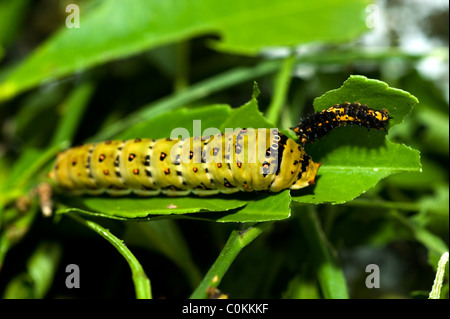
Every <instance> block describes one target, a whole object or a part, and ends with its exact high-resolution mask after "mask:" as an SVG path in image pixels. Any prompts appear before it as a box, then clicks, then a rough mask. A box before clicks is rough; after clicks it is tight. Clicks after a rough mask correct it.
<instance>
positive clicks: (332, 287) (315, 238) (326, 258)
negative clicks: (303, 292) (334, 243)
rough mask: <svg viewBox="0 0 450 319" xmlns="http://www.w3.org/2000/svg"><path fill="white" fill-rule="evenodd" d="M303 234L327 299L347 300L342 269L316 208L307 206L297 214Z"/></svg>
mask: <svg viewBox="0 0 450 319" xmlns="http://www.w3.org/2000/svg"><path fill="white" fill-rule="evenodd" d="M297 216H298V217H299V219H300V224H301V226H302V229H303V232H304V233H305V236H306V238H307V240H308V243H309V246H310V248H311V251H312V255H313V256H314V262H315V264H316V265H317V276H318V279H319V283H320V287H321V290H322V292H323V294H324V297H325V298H327V299H347V298H348V292H347V284H346V282H345V277H344V274H343V271H342V268H341V267H340V266H339V265H338V262H337V260H336V258H335V256H333V252H332V251H331V250H330V245H329V243H328V241H327V239H326V237H325V234H324V232H323V230H322V228H321V226H320V222H319V220H318V218H317V215H316V212H315V208H314V207H313V206H307V209H306V210H305V211H301V212H300V211H299V212H297Z"/></svg>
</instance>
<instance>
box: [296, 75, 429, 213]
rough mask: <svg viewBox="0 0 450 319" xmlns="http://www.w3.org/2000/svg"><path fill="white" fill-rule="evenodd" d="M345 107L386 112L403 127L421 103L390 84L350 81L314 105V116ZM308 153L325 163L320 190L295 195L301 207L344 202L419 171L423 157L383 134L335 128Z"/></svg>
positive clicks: (361, 79) (318, 182)
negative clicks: (389, 179) (387, 179)
mask: <svg viewBox="0 0 450 319" xmlns="http://www.w3.org/2000/svg"><path fill="white" fill-rule="evenodd" d="M343 102H359V103H361V104H367V105H369V106H370V107H372V108H386V109H387V110H388V111H389V114H390V115H391V116H393V119H392V121H391V122H390V126H393V125H396V124H399V123H401V122H402V121H403V118H404V116H405V115H406V114H407V113H408V112H409V111H410V110H411V108H412V107H413V105H414V104H415V103H417V102H418V101H417V99H416V98H415V97H414V96H412V95H411V94H409V93H407V92H404V91H401V90H398V89H393V88H389V87H388V86H387V84H386V83H384V82H381V81H377V80H370V79H367V78H366V77H363V76H352V77H350V78H349V79H348V80H347V81H346V82H345V83H344V85H343V86H342V87H341V88H339V89H337V90H332V91H329V92H327V93H325V94H324V95H323V96H321V97H319V98H317V99H316V100H315V102H314V107H315V110H316V111H321V110H323V109H325V108H328V107H330V106H333V105H335V104H339V103H343ZM306 151H307V153H308V154H309V155H310V156H311V157H312V159H313V160H314V161H315V162H321V163H322V166H321V167H320V169H319V172H318V177H317V179H316V185H315V187H313V188H308V189H306V190H305V191H300V192H298V193H297V192H296V193H295V194H294V192H293V193H292V195H293V200H294V201H297V202H303V203H315V204H318V203H323V202H331V203H344V202H346V201H349V200H352V199H354V198H355V197H357V196H359V195H360V194H362V193H364V192H366V191H367V190H369V189H370V188H372V187H373V186H375V185H376V184H377V183H378V182H379V181H380V180H381V179H383V178H385V177H387V176H390V175H392V174H395V173H401V172H417V171H420V170H421V165H420V159H419V152H418V151H416V150H414V149H411V148H410V147H408V146H406V145H402V144H396V143H394V142H392V141H390V140H389V139H386V138H385V133H384V132H380V133H378V132H376V131H375V130H371V131H369V132H368V131H367V130H366V129H364V128H359V127H353V128H352V127H341V128H337V129H336V130H334V131H333V132H331V133H330V134H329V135H327V136H325V137H324V138H322V139H321V140H319V141H317V142H315V143H314V144H313V145H309V146H308V147H307V148H306Z"/></svg>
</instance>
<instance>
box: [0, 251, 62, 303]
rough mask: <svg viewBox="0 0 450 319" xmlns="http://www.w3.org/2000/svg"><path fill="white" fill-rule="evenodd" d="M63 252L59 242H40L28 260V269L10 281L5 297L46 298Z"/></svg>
mask: <svg viewBox="0 0 450 319" xmlns="http://www.w3.org/2000/svg"><path fill="white" fill-rule="evenodd" d="M61 253H62V249H61V246H60V245H59V244H58V243H52V242H42V243H41V244H39V246H38V247H37V248H36V250H35V251H34V252H33V254H32V255H31V256H30V258H29V260H28V262H27V271H26V272H25V273H21V274H19V275H17V276H16V277H14V278H13V279H12V280H11V281H10V282H9V284H8V286H7V287H6V290H5V292H4V295H3V298H5V299H24V298H26V299H28V298H33V299H41V298H44V297H45V295H46V294H47V292H48V290H49V289H50V287H51V285H52V282H53V278H54V276H55V273H56V270H57V269H58V264H59V261H60V259H61Z"/></svg>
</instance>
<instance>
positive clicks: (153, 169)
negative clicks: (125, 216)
mask: <svg viewBox="0 0 450 319" xmlns="http://www.w3.org/2000/svg"><path fill="white" fill-rule="evenodd" d="M389 118H390V117H389V113H388V112H387V111H386V110H374V109H371V108H369V107H368V106H366V105H360V104H359V103H343V104H339V105H335V106H333V107H331V108H328V109H326V110H324V111H321V112H318V113H316V114H314V115H312V116H309V117H307V118H305V119H303V120H302V121H300V123H299V124H298V125H297V126H296V127H294V128H292V129H293V130H294V132H295V133H296V134H297V136H298V138H299V140H300V143H301V145H300V144H298V143H297V142H295V141H294V140H292V139H290V138H288V137H287V136H285V135H283V134H282V133H281V132H279V131H278V130H277V129H258V130H253V132H254V133H253V134H248V132H249V131H250V129H249V130H247V129H242V130H240V131H238V132H237V133H236V132H228V133H219V134H215V135H211V136H206V137H193V138H187V139H170V138H167V139H157V140H155V139H139V138H138V139H134V140H114V141H106V142H101V143H93V144H85V145H81V146H77V147H72V148H69V149H67V150H65V151H64V152H62V153H60V154H58V156H57V159H56V161H55V164H54V165H53V168H52V170H51V172H50V173H49V177H50V178H51V180H52V181H53V183H54V184H55V185H56V186H57V187H58V188H60V189H62V190H63V191H66V192H69V193H71V194H83V193H86V194H91V195H98V194H101V193H105V192H106V193H108V194H110V195H115V196H118V195H127V194H130V193H134V194H137V195H141V196H155V195H158V194H160V193H163V194H165V195H168V196H186V195H188V194H190V193H193V194H196V195H214V194H217V193H219V192H221V193H226V194H230V193H235V192H238V191H244V192H252V191H264V190H268V191H271V192H279V191H281V190H284V189H293V190H297V189H301V188H303V187H306V186H308V185H311V184H314V180H315V177H316V175H317V171H318V169H319V167H320V165H321V164H320V163H314V162H313V161H312V159H311V158H310V157H309V156H308V155H307V154H306V153H305V151H304V149H303V145H305V144H307V143H311V142H313V141H315V140H316V139H318V138H320V137H322V136H324V135H325V134H327V133H329V132H330V131H331V130H333V129H334V128H336V127H338V126H343V125H346V124H358V125H360V126H365V127H367V128H369V129H370V128H374V129H378V130H381V129H383V130H385V131H387V129H386V127H387V124H388V121H389ZM252 145H253V146H254V145H258V146H260V145H264V148H262V150H261V147H257V149H258V150H256V149H255V148H254V147H252Z"/></svg>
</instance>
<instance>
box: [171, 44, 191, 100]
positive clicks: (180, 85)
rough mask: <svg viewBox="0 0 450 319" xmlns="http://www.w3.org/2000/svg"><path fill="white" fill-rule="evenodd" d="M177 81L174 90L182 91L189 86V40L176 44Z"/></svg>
mask: <svg viewBox="0 0 450 319" xmlns="http://www.w3.org/2000/svg"><path fill="white" fill-rule="evenodd" d="M175 51H176V53H175V59H176V61H175V64H176V68H175V82H174V91H175V92H180V91H182V90H184V89H186V88H187V87H188V86H189V42H188V41H183V42H179V43H177V44H176V45H175Z"/></svg>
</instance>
